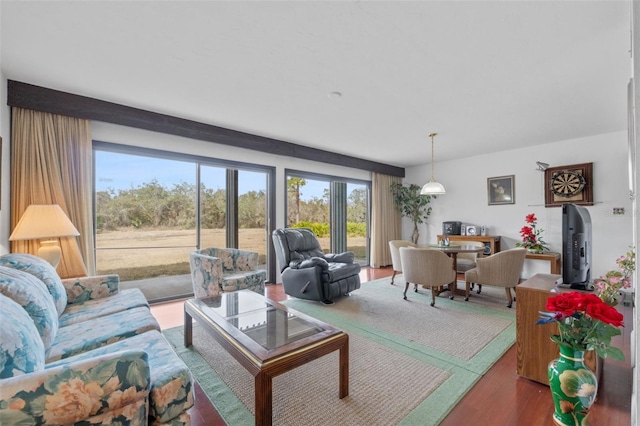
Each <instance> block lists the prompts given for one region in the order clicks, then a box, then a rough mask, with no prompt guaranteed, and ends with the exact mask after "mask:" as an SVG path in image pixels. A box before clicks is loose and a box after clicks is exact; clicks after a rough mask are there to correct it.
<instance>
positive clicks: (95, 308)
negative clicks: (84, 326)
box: [58, 288, 149, 327]
mask: <svg viewBox="0 0 640 426" xmlns="http://www.w3.org/2000/svg"><path fill="white" fill-rule="evenodd" d="M142 306H144V307H147V308H148V307H149V302H147V299H146V298H145V297H144V294H143V293H142V291H140V290H139V289H137V288H129V289H125V290H120V291H118V293H114V294H112V295H110V296H107V297H104V298H102V299H91V300H87V301H85V302H83V303H74V304H73V305H67V308H66V309H65V310H64V312H63V313H62V315H60V318H58V324H59V326H60V327H65V326H67V325H71V324H77V323H79V322H83V321H88V320H91V319H94V318H99V317H103V316H106V315H111V314H115V313H117V312H122V311H126V310H128V309H134V308H139V307H142Z"/></svg>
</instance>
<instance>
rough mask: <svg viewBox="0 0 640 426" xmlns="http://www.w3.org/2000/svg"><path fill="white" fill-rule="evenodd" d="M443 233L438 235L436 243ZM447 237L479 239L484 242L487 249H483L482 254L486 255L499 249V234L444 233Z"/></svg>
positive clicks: (461, 239)
mask: <svg viewBox="0 0 640 426" xmlns="http://www.w3.org/2000/svg"><path fill="white" fill-rule="evenodd" d="M444 237H445V235H438V243H439V242H440V240H442V239H443V238H444ZM446 237H447V238H449V241H480V242H481V243H484V244H485V245H486V246H487V247H488V248H489V250H491V251H485V252H484V255H485V256H488V255H490V254H494V253H497V252H499V251H500V236H499V235H498V236H495V235H494V236H492V235H446Z"/></svg>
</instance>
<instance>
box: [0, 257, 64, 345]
mask: <svg viewBox="0 0 640 426" xmlns="http://www.w3.org/2000/svg"><path fill="white" fill-rule="evenodd" d="M0 293H2V294H4V295H5V296H7V297H8V298H10V299H12V300H13V301H14V302H16V303H17V304H18V305H20V306H22V307H23V308H24V310H25V311H27V313H28V314H29V316H30V317H31V319H32V320H33V322H34V323H35V325H36V329H37V330H38V333H39V334H40V337H41V338H42V342H43V343H44V347H45V350H46V349H48V348H49V347H50V346H51V343H52V342H53V340H54V339H55V337H56V333H57V332H58V315H57V311H56V307H55V305H54V304H53V297H51V294H50V293H49V290H47V286H45V285H44V283H43V282H42V281H40V280H39V279H37V278H36V277H34V276H33V275H31V274H29V273H27V272H23V271H20V270H18V269H12V268H7V267H6V266H0Z"/></svg>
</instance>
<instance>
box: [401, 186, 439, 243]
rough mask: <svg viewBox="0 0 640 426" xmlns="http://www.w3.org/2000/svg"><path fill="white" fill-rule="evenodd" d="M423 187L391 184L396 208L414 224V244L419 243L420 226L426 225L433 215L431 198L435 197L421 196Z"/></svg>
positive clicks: (412, 239) (412, 234)
mask: <svg viewBox="0 0 640 426" xmlns="http://www.w3.org/2000/svg"><path fill="white" fill-rule="evenodd" d="M420 190H421V187H420V186H419V185H416V184H413V183H412V184H409V185H403V184H401V183H397V182H393V183H392V184H391V192H392V193H393V200H394V202H395V204H396V207H397V208H398V210H400V212H401V213H402V215H403V216H406V217H408V218H409V219H411V221H412V222H413V232H412V233H411V241H412V242H413V243H414V244H417V243H418V237H419V236H420V232H418V225H419V224H422V223H426V221H427V219H428V218H429V215H430V214H431V207H429V206H428V205H429V203H430V202H431V197H434V198H435V195H421V194H420Z"/></svg>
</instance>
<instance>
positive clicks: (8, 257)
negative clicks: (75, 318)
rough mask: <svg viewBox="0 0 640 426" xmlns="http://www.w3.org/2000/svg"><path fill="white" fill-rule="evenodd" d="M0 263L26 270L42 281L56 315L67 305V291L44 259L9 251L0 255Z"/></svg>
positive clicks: (54, 270)
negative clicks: (49, 295)
mask: <svg viewBox="0 0 640 426" xmlns="http://www.w3.org/2000/svg"><path fill="white" fill-rule="evenodd" d="M0 265H1V266H6V267H8V268H13V269H19V270H21V271H24V272H28V273H30V274H31V275H33V276H34V277H36V278H38V279H39V280H40V281H42V282H43V283H44V284H45V285H46V286H47V290H49V293H51V296H52V297H53V303H54V304H55V306H56V310H57V311H58V316H59V315H60V314H61V313H62V311H64V308H65V306H67V291H66V290H65V289H64V286H63V285H62V280H60V277H59V276H58V273H57V272H56V269H55V268H54V267H53V266H51V264H50V263H49V262H47V261H46V260H44V259H42V258H40V257H38V256H34V255H32V254H25V253H9V254H5V255H3V256H0Z"/></svg>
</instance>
